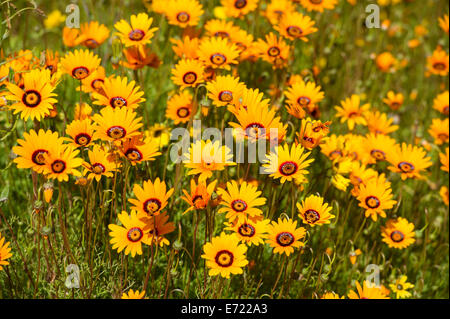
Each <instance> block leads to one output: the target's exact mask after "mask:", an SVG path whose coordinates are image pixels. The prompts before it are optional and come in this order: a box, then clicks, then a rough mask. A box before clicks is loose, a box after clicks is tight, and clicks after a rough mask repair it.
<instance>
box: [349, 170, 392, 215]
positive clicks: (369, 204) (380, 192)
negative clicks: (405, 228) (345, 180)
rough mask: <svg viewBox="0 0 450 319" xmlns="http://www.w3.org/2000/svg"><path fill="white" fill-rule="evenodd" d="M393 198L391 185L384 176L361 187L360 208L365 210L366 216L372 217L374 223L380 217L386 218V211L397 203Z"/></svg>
mask: <svg viewBox="0 0 450 319" xmlns="http://www.w3.org/2000/svg"><path fill="white" fill-rule="evenodd" d="M392 198H393V194H392V190H391V184H390V183H389V182H388V181H387V180H386V178H385V176H384V174H381V175H379V176H378V177H377V178H372V179H370V180H369V181H368V182H367V183H366V184H365V185H364V184H360V186H359V194H358V197H357V199H358V201H359V206H360V207H362V208H364V209H365V216H366V217H371V218H372V220H373V221H377V219H378V215H380V216H381V217H386V213H385V210H387V209H391V208H392V207H394V205H395V204H396V203H397V201H396V200H393V199H392Z"/></svg>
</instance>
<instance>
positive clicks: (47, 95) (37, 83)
mask: <svg viewBox="0 0 450 319" xmlns="http://www.w3.org/2000/svg"><path fill="white" fill-rule="evenodd" d="M23 83H24V85H23V88H21V87H19V86H17V85H15V84H12V83H9V82H7V83H6V87H7V89H8V91H9V92H8V93H7V95H6V96H5V97H6V99H7V100H10V101H13V104H11V105H10V106H9V108H11V109H13V110H14V114H17V113H20V117H21V118H22V119H24V120H28V119H32V120H34V119H36V120H38V121H40V120H41V119H42V118H44V117H45V116H46V115H49V114H50V110H51V109H52V108H53V105H54V104H55V103H56V102H57V100H56V99H55V97H56V93H53V90H54V89H55V86H54V85H53V84H52V83H51V80H50V71H49V70H39V69H35V70H32V71H31V72H28V73H25V74H24V75H23Z"/></svg>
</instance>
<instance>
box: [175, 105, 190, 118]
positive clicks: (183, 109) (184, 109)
mask: <svg viewBox="0 0 450 319" xmlns="http://www.w3.org/2000/svg"><path fill="white" fill-rule="evenodd" d="M190 113H191V112H190V111H189V109H188V108H187V107H180V108H179V109H178V110H177V115H178V117H181V118H185V117H188V116H189V114H190Z"/></svg>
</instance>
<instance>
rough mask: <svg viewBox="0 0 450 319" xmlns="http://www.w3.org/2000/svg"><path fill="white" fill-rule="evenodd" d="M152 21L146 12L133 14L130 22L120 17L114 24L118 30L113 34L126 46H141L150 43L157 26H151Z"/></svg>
mask: <svg viewBox="0 0 450 319" xmlns="http://www.w3.org/2000/svg"><path fill="white" fill-rule="evenodd" d="M152 22H153V18H150V17H149V16H148V15H147V14H146V13H139V14H138V15H135V14H133V15H132V16H131V18H130V23H128V21H126V20H124V19H122V20H120V21H119V22H117V23H116V24H115V25H114V27H115V28H116V30H117V31H118V32H116V33H115V34H116V35H117V36H118V37H119V39H120V41H122V43H123V44H124V45H125V46H126V47H131V46H136V45H137V46H139V47H143V46H144V45H146V44H150V43H151V39H152V38H153V35H154V33H155V31H156V30H158V28H151V25H152Z"/></svg>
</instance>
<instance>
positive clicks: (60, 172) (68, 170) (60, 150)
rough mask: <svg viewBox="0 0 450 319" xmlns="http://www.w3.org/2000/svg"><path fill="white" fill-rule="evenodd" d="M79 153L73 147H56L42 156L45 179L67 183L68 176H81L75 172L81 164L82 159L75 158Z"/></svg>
mask: <svg viewBox="0 0 450 319" xmlns="http://www.w3.org/2000/svg"><path fill="white" fill-rule="evenodd" d="M79 153H80V151H78V150H75V149H74V147H73V146H66V145H57V146H56V147H55V148H54V149H52V150H51V151H50V152H48V153H45V154H44V158H45V166H44V174H45V175H46V177H47V178H50V179H58V181H60V182H62V181H68V180H69V175H73V176H81V173H80V172H79V171H78V170H76V168H78V167H80V166H81V165H82V164H83V159H82V158H79V157H76V156H77V155H78V154H79Z"/></svg>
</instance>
